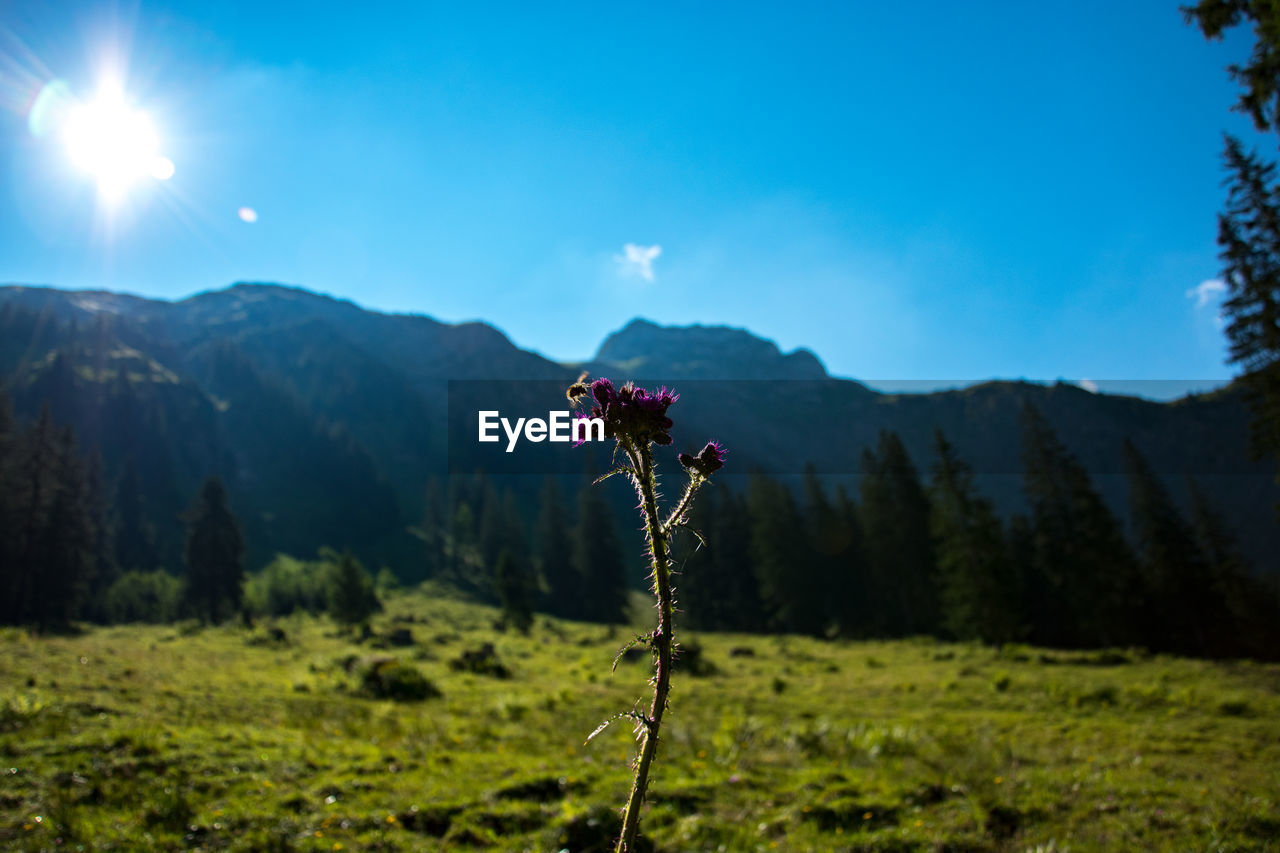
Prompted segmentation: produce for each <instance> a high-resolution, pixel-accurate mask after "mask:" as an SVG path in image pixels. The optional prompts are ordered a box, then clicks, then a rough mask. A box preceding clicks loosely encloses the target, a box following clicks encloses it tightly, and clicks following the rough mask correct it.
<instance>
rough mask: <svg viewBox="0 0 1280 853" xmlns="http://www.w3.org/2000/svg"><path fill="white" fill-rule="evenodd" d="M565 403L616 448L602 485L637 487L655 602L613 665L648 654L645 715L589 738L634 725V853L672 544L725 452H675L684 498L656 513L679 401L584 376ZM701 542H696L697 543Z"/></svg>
mask: <svg viewBox="0 0 1280 853" xmlns="http://www.w3.org/2000/svg"><path fill="white" fill-rule="evenodd" d="M568 396H569V399H570V400H573V401H574V402H575V403H577V404H579V405H581V406H582V407H583V409H584V410H587V409H589V412H590V414H589V415H588V414H586V412H585V411H584V413H583V414H582V415H580V417H588V416H589V417H592V418H599V419H601V420H602V421H603V422H604V434H605V438H606V439H610V438H611V439H613V440H614V441H615V442H617V444H616V447H615V450H614V460H615V461H617V462H620V464H618V466H617V467H615V468H614V469H613V470H611V471H610V472H609V473H608V474H605V475H604V476H603V477H601V478H600V479H599V480H596V482H597V483H599V482H600V481H601V480H604V479H607V478H608V477H611V476H613V475H615V474H623V475H625V476H627V477H628V478H629V479H630V480H631V482H632V484H633V485H634V486H635V489H636V494H637V495H638V496H639V498H640V505H639V509H640V514H641V516H642V517H643V519H644V529H645V543H646V545H647V548H648V556H649V566H650V580H651V581H652V589H653V594H654V597H655V598H656V599H657V610H658V624H657V626H656V627H655V628H654V629H653V630H652V631H650V632H649V633H647V634H642V635H640V636H639V637H636V639H635V640H633V641H632V642H631V643H629V644H628V645H627V647H625V648H623V649H622V651H621V652H619V653H618V657H617V658H615V659H614V662H613V666H614V669H617V666H618V660H619V659H620V658H621V657H622V654H623V652H626V650H627V649H628V648H630V647H631V646H633V645H636V644H644V645H646V646H648V648H649V649H650V650H651V651H652V652H653V666H654V670H653V678H652V679H651V680H650V683H651V684H652V685H653V697H652V699H651V700H650V701H649V710H648V711H647V712H644V711H642V710H640V702H639V701H637V703H636V707H635V708H634V709H633V710H631V711H627V712H624V713H621V714H617V715H616V716H614V717H611V718H609V719H608V720H605V721H604V722H603V723H601V724H600V726H599V727H598V728H597V729H596V730H595V731H594V732H592V733H591V735H590V736H588V738H587V740H588V741H590V740H591V739H592V738H594V737H595V736H596V735H598V734H600V732H602V731H604V730H605V728H607V727H608V725H609V724H610V723H612V722H613V721H614V720H617V719H621V718H627V719H630V720H633V721H634V723H635V735H636V740H637V742H638V748H637V751H636V757H635V761H634V768H635V777H634V779H633V780H632V784H631V794H630V796H629V797H628V798H627V805H626V808H625V810H624V812H623V815H622V834H621V836H620V837H619V838H618V844H617V848H616V853H630V851H633V850H634V849H635V847H634V845H635V838H636V832H637V830H638V829H639V825H640V809H641V807H642V806H643V805H644V798H645V792H646V791H647V790H648V787H649V773H650V771H651V770H652V768H653V759H654V755H655V754H656V753H657V750H658V733H659V730H660V729H661V726H662V716H663V713H664V712H665V711H666V709H667V697H668V695H669V694H670V691H671V664H672V658H673V655H674V652H675V648H676V644H675V633H674V631H675V628H674V624H673V622H672V614H673V613H674V612H675V595H674V590H673V588H672V585H671V541H672V538H673V537H674V536H675V533H676V531H677V530H679V529H681V528H686V529H689V530H690V531H691V532H693V533H694V535H695V536H696V535H697V533H696V531H693V530H692V528H690V527H689V526H688V515H689V509H690V507H691V506H692V505H693V497H694V494H695V493H696V492H697V491H698V489H699V487H701V486H702V485H703V484H704V483H706V482H707V480H708V478H709V477H710V476H711V475H712V474H713V473H714V472H715V471H717V470H719V469H720V468H721V467H723V465H724V448H723V447H721V446H720V444H719V443H718V442H715V441H711V442H708V443H707V445H706V446H705V447H703V448H702V450H701V451H700V452H699V453H698V454H697V455H693V454H689V453H681V454H679V456H678V457H677V458H678V459H679V461H680V464H681V466H683V468H684V471H685V473H686V474H687V475H688V478H689V479H688V482H687V483H686V485H685V488H684V493H683V494H682V495H681V497H680V500H679V501H677V502H676V505H675V506H674V507H672V509H671V510H670V512H668V513H667V514H666V516H665V518H664V517H663V516H662V515H661V513H660V510H659V506H658V499H659V497H660V495H659V493H658V473H657V469H656V466H655V464H654V459H653V446H654V445H655V444H656V445H661V446H666V445H670V444H671V432H670V430H671V427H672V421H671V418H669V417H667V409H669V408H670V407H671V405H672V404H673V403H675V402H676V400H677V399H678V398H679V395H678V394H674V393H672V392H671V391H669V390H667V389H666V388H659V389H657V390H656V391H654V392H653V393H650V392H648V391H645V390H644V389H643V388H637V387H635V386H634V385H632V384H630V383H628V384H626V385H624V386H622V387H621V388H614V386H613V383H612V382H610V381H609V380H608V379H597V380H595V381H594V382H591V383H589V384H588V383H587V382H586V376H585V374H584V375H583V376H582V377H579V379H578V381H577V382H576V383H574V384H573V385H572V386H570V387H569V391H568ZM699 538H700V537H699Z"/></svg>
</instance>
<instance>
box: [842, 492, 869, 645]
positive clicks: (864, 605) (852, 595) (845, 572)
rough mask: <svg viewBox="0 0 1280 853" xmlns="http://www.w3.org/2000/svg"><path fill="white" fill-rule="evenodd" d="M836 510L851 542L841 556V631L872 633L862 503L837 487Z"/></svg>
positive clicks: (853, 634)
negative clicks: (869, 630) (859, 508)
mask: <svg viewBox="0 0 1280 853" xmlns="http://www.w3.org/2000/svg"><path fill="white" fill-rule="evenodd" d="M835 512H836V516H837V519H838V522H839V524H840V526H841V528H842V530H843V535H844V537H845V541H847V543H848V544H847V545H846V546H845V548H844V550H842V551H841V552H840V553H839V554H838V555H837V556H838V558H839V566H838V571H839V573H840V574H839V577H838V578H837V580H836V582H835V593H834V596H833V598H834V610H835V616H836V624H837V626H838V627H839V630H840V634H841V635H842V636H845V637H862V636H866V635H867V633H868V626H869V624H870V621H871V612H872V608H873V607H874V606H875V602H874V601H872V600H871V598H870V591H871V590H870V587H869V585H868V583H869V582H868V572H869V569H868V565H867V552H866V545H865V543H864V541H863V534H862V518H861V516H860V513H859V510H858V504H857V502H856V501H854V499H853V498H852V497H851V496H850V495H849V493H848V492H847V491H846V490H845V488H844V486H837V487H836V499H835Z"/></svg>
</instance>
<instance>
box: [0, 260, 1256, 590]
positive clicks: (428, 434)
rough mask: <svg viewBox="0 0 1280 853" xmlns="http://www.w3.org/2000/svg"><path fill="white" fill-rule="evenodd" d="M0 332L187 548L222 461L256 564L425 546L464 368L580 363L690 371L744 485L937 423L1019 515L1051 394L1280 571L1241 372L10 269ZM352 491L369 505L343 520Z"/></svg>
mask: <svg viewBox="0 0 1280 853" xmlns="http://www.w3.org/2000/svg"><path fill="white" fill-rule="evenodd" d="M0 333H2V334H0V382H2V383H3V386H4V387H5V388H7V389H9V390H10V393H11V395H12V396H13V398H14V403H15V409H16V410H17V412H18V414H19V415H21V416H24V417H28V418H29V417H32V416H33V415H34V414H35V413H36V412H38V410H39V407H40V405H41V404H42V403H43V402H44V401H46V400H48V401H51V405H52V406H53V408H54V409H55V411H54V414H55V416H56V417H57V418H58V420H59V421H61V422H64V423H70V424H72V425H74V426H75V427H76V430H77V433H78V434H79V435H80V436H81V439H82V443H83V444H84V445H85V446H96V447H99V448H100V449H101V450H102V452H103V456H104V459H105V460H106V462H107V467H108V472H109V473H110V474H111V475H112V476H114V477H116V478H118V477H119V476H120V472H121V470H122V468H123V466H125V465H126V460H128V459H133V460H135V461H134V462H133V463H130V464H137V465H141V466H142V467H145V469H146V470H145V471H144V472H143V476H142V477H141V480H142V482H143V484H144V488H145V489H146V491H147V493H148V496H149V500H150V503H151V504H152V505H153V508H154V509H155V511H156V512H160V513H164V514H165V516H164V518H163V519H161V522H162V523H161V522H157V524H158V526H160V527H164V528H165V529H166V530H167V531H168V534H167V535H168V542H169V545H170V558H169V559H171V560H172V559H174V557H173V554H174V553H175V550H176V544H175V543H178V542H179V541H180V537H181V527H180V524H179V523H178V521H177V520H176V517H174V516H173V515H171V513H173V512H174V511H175V508H176V507H179V506H181V505H183V504H184V503H185V501H186V500H187V499H188V498H186V497H184V496H189V495H191V494H193V493H194V491H195V488H196V487H197V486H198V484H199V481H200V480H201V479H202V478H203V477H204V476H206V475H207V474H209V473H214V472H217V473H220V474H222V475H223V477H224V479H225V480H226V481H227V483H228V487H229V489H230V490H231V493H232V496H233V498H234V499H235V500H236V505H237V507H238V508H239V509H240V510H241V511H242V512H243V513H244V516H245V519H246V532H247V534H248V539H249V541H250V553H251V559H252V561H260V560H261V559H263V558H264V557H269V556H270V554H271V553H273V552H274V551H275V550H293V551H294V552H295V553H297V552H298V549H300V548H302V549H304V550H306V547H305V546H306V543H308V542H311V546H312V547H315V546H318V545H320V544H330V545H333V546H335V547H350V548H352V549H353V550H355V551H357V552H359V553H362V554H365V555H367V556H368V558H369V559H370V560H371V561H375V562H376V561H388V562H393V563H400V562H403V561H406V560H410V559H412V554H413V553H414V548H415V547H416V545H415V543H414V541H413V540H412V537H411V536H410V535H409V533H408V532H407V531H408V530H409V528H410V527H412V525H413V524H414V523H416V520H417V519H418V518H419V517H420V514H421V511H422V510H421V508H422V494H423V490H424V486H425V483H426V481H427V480H428V478H430V477H431V476H433V475H437V476H438V475H441V474H442V473H444V472H447V471H448V470H449V469H448V465H449V464H450V461H451V459H450V450H451V447H450V439H451V437H452V438H454V439H455V444H456V443H458V441H460V439H458V438H457V435H452V436H451V434H450V432H449V420H448V410H449V400H450V388H451V385H450V383H451V382H454V383H456V382H463V383H467V384H468V385H470V386H475V387H479V388H484V389H490V388H492V389H496V390H494V391H493V393H497V394H505V395H507V396H506V398H504V399H502V400H497V401H496V402H497V403H499V404H500V407H504V408H506V407H509V408H512V409H519V408H520V407H525V408H527V409H528V411H529V412H537V411H539V410H541V411H542V412H544V413H545V411H546V409H547V407H548V406H551V407H554V406H555V405H556V403H555V400H557V399H559V400H563V395H562V393H560V392H558V391H557V390H556V389H558V388H562V387H563V386H564V385H567V384H568V382H569V381H572V379H574V378H575V377H576V376H577V374H578V371H579V370H580V369H583V368H585V369H587V370H588V371H589V372H591V373H592V374H593V375H608V376H611V377H612V378H614V379H615V380H619V381H621V380H626V379H635V380H643V381H655V382H666V383H669V384H671V383H676V384H678V387H677V390H680V391H682V392H683V396H682V398H681V402H680V418H679V422H680V430H679V431H680V436H679V437H678V439H677V440H678V442H679V443H683V442H685V441H686V440H687V441H696V440H702V441H705V440H706V438H708V437H715V438H718V439H720V440H722V441H724V442H725V443H726V444H727V445H728V446H730V448H731V449H732V452H733V453H734V456H733V463H734V465H733V468H732V471H731V472H727V477H726V482H729V483H733V482H734V479H733V478H734V477H735V476H744V477H745V475H746V474H747V473H748V472H749V471H751V470H752V469H759V470H763V471H771V472H773V473H775V474H778V475H783V476H788V475H799V474H800V473H801V472H802V471H803V470H804V467H805V465H806V464H807V463H816V464H817V465H818V468H819V471H820V473H822V474H824V475H828V476H829V477H831V478H833V479H834V480H839V481H842V482H844V481H848V482H849V484H850V485H851V486H852V485H853V483H854V480H856V476H857V474H858V471H859V466H860V459H861V451H862V450H863V449H864V448H866V447H869V446H872V445H874V443H875V441H876V439H877V437H878V434H879V431H880V430H881V429H891V430H894V431H896V432H898V433H899V434H900V435H902V437H903V440H904V442H905V443H906V445H907V447H908V450H909V452H910V453H911V455H912V458H913V459H914V460H915V461H916V464H917V467H918V468H919V469H920V471H921V474H922V476H924V477H927V476H928V473H929V465H930V462H931V460H932V433H933V430H934V428H941V429H942V430H943V431H944V432H945V433H946V434H947V436H948V438H949V439H950V440H951V441H952V442H953V443H954V444H955V445H956V447H957V449H958V451H959V452H960V454H961V455H962V457H964V458H965V459H967V460H968V461H969V462H970V463H971V464H972V465H973V466H974V468H975V470H976V471H977V472H978V474H979V476H980V478H985V479H984V480H983V481H982V483H981V485H982V487H983V489H984V491H986V492H987V493H989V494H990V495H991V496H992V497H993V499H994V500H995V501H996V503H997V505H998V506H999V507H1000V509H1001V511H1002V512H1003V513H1004V514H1006V515H1007V514H1009V513H1012V512H1018V511H1021V504H1020V500H1021V498H1020V488H1019V485H1018V476H1017V474H1018V471H1019V469H1020V462H1019V459H1020V457H1019V455H1018V454H1019V452H1020V451H1019V448H1020V446H1021V445H1020V433H1019V428H1018V416H1019V412H1020V411H1021V408H1022V407H1023V406H1025V405H1028V404H1030V405H1034V406H1036V407H1037V408H1040V409H1041V410H1042V411H1044V413H1045V414H1046V416H1047V417H1048V419H1049V420H1050V422H1051V423H1052V424H1053V426H1054V428H1055V430H1057V431H1058V432H1059V434H1060V436H1061V437H1062V439H1063V441H1064V443H1065V444H1066V445H1067V446H1068V448H1069V449H1071V450H1072V452H1074V453H1076V454H1077V455H1078V456H1079V457H1080V458H1081V460H1082V462H1083V463H1084V464H1085V465H1086V466H1087V467H1088V468H1089V469H1090V470H1091V471H1092V472H1094V473H1095V474H1096V475H1097V478H1098V479H1099V481H1100V486H1099V488H1100V490H1101V491H1103V492H1104V494H1105V496H1106V497H1107V498H1108V500H1109V502H1110V503H1112V505H1113V507H1115V508H1117V510H1122V509H1123V507H1124V501H1125V496H1124V485H1123V482H1122V479H1123V478H1122V477H1119V472H1120V471H1122V470H1123V468H1122V466H1121V456H1120V446H1121V444H1122V442H1123V440H1124V439H1125V438H1133V439H1134V440H1135V442H1136V443H1137V444H1138V445H1139V446H1140V448H1141V449H1142V451H1143V453H1144V454H1146V455H1148V456H1149V458H1150V459H1151V461H1152V464H1153V465H1154V466H1155V467H1156V468H1157V469H1158V470H1160V471H1162V472H1163V474H1164V475H1165V478H1166V480H1168V481H1169V483H1170V485H1171V487H1173V488H1176V489H1182V487H1183V484H1182V482H1181V481H1182V480H1183V479H1184V478H1185V476H1187V475H1194V476H1197V477H1199V478H1201V479H1204V480H1205V482H1206V487H1207V489H1208V490H1209V491H1210V492H1211V493H1212V495H1213V497H1214V499H1215V501H1216V502H1218V503H1219V504H1221V505H1222V506H1223V507H1224V508H1225V509H1226V510H1227V514H1228V515H1230V516H1231V517H1232V518H1233V519H1234V520H1235V521H1236V523H1237V533H1238V535H1241V538H1242V542H1245V544H1246V550H1247V552H1248V553H1249V556H1250V557H1252V558H1253V559H1254V560H1255V562H1258V563H1259V564H1263V563H1264V562H1265V565H1266V566H1267V567H1269V568H1273V567H1271V563H1270V562H1268V561H1270V560H1272V559H1273V558H1272V555H1273V554H1276V553H1280V547H1277V546H1280V541H1277V538H1276V535H1275V530H1274V527H1275V525H1274V523H1273V520H1272V518H1271V509H1270V508H1271V506H1272V505H1273V504H1274V503H1275V502H1276V499H1277V497H1280V495H1277V491H1276V488H1275V486H1274V484H1273V482H1272V476H1271V474H1272V472H1271V470H1270V466H1269V464H1264V463H1260V462H1257V461H1255V460H1252V459H1251V458H1250V457H1249V454H1248V451H1247V446H1248V418H1247V414H1246V410H1245V406H1244V402H1243V394H1242V392H1241V391H1240V389H1239V388H1237V387H1235V386H1229V387H1227V388H1224V389H1220V390H1219V391H1216V392H1213V393H1212V394H1207V395H1197V396H1190V397H1186V398H1182V399H1179V400H1177V401H1172V402H1158V401H1153V400H1144V399H1141V398H1137V397H1129V396H1124V395H1118V394H1092V393H1090V392H1088V391H1085V390H1083V389H1081V388H1079V387H1077V386H1075V385H1073V384H1070V383H1062V382H1058V383H1054V384H1048V385H1041V384H1037V383H1030V382H1019V381H1010V380H988V381H984V382H979V383H975V384H973V385H970V386H967V387H964V388H959V389H952V390H944V391H934V392H927V393H910V394H901V393H899V394H892V393H883V392H879V391H876V390H874V389H870V388H868V387H866V386H865V385H862V384H861V383H859V382H857V381H855V380H850V379H843V378H837V377H832V376H830V375H829V374H828V372H827V371H826V369H825V368H824V367H823V365H822V363H821V361H820V360H819V359H818V358H817V357H816V356H815V355H813V354H812V353H811V352H809V351H808V350H805V349H797V350H793V351H791V352H789V353H784V352H782V351H781V350H780V349H779V348H778V346H777V345H776V344H775V343H774V342H772V341H769V340H767V339H764V338H761V337H758V336H756V335H753V334H752V333H751V332H749V331H748V330H745V329H738V328H734V327H729V326H704V325H701V324H696V325H691V326H660V325H658V324H656V323H654V322H652V321H649V320H645V319H642V318H636V319H634V320H632V321H630V322H628V323H627V324H626V325H624V326H623V327H621V328H620V329H618V330H617V331H615V332H613V333H611V334H610V335H609V336H607V337H606V339H605V340H604V341H603V342H602V343H601V346H600V348H599V349H598V350H597V353H596V357H595V358H593V359H592V360H591V361H589V362H586V363H584V364H581V365H571V364H560V363H557V362H554V361H551V360H550V359H547V358H545V357H544V356H541V355H539V354H537V353H534V352H530V351H528V350H524V349H521V348H520V347H519V346H518V345H516V344H515V343H514V342H512V341H511V339H510V338H508V337H507V336H506V335H505V334H504V333H502V332H501V331H500V330H499V329H497V328H495V327H493V326H491V325H489V324H486V323H483V322H478V321H476V322H468V323H460V324H449V323H444V322H441V321H439V320H436V319H434V318H432V317H429V316H427V315H421V314H387V313H382V312H376V311H370V310H367V309H364V308H361V307H360V306H359V305H357V304H355V303H354V302H352V301H350V300H343V299H338V298H336V297H332V296H328V295H324V294H317V293H314V292H312V291H310V290H307V289H305V288H298V287H292V286H283V285H263V284H253V283H240V284H237V285H233V286H232V287H229V288H224V289H222V290H211V291H202V292H201V293H198V294H193V295H192V296H190V297H187V298H185V299H183V300H179V301H176V302H171V301H165V300H149V299H147V298H145V297H138V296H134V295H132V294H117V293H114V292H111V291H86V290H79V291H67V290H60V289H57V288H47V287H36V288H33V287H28V286H16V287H15V286H9V287H0ZM485 380H506V381H505V382H498V383H496V384H493V385H486V384H484V381H485ZM529 380H541V382H540V383H539V382H530V381H529ZM721 380H726V381H721ZM477 383H480V384H479V385H477ZM122 424H127V427H126V426H121V425H122ZM468 435H470V434H469V433H468ZM677 449H687V448H677ZM140 460H145V461H140ZM1117 478H1119V479H1117ZM1112 480H1116V481H1115V482H1112ZM353 501H354V502H358V503H359V504H360V506H361V509H362V512H361V513H358V514H357V515H358V518H357V519H356V520H355V521H353V522H352V523H351V524H350V525H349V526H348V527H349V529H347V528H343V526H342V524H343V520H344V518H345V516H344V507H345V506H347V505H349V504H351V503H352V502H353ZM365 510H367V511H365ZM1245 540H1247V541H1245ZM251 564H253V563H252V562H251Z"/></svg>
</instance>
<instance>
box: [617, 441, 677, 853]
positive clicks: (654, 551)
mask: <svg viewBox="0 0 1280 853" xmlns="http://www.w3.org/2000/svg"><path fill="white" fill-rule="evenodd" d="M628 451H629V453H630V455H631V456H632V460H633V462H634V464H635V472H636V489H637V491H639V493H640V499H641V506H642V507H643V509H644V516H645V527H646V532H647V534H648V539H649V558H650V562H651V564H652V567H653V593H654V595H655V596H657V598H658V627H657V628H656V629H655V630H654V632H653V636H652V644H653V650H654V654H655V655H656V656H657V662H656V665H655V667H654V676H653V701H652V703H651V704H650V706H649V714H648V717H647V718H646V719H645V721H644V723H643V724H642V725H641V728H642V731H641V733H640V752H639V754H638V755H637V756H636V762H635V767H636V775H635V779H634V780H633V781H632V783H631V796H630V797H629V798H628V799H627V808H626V811H625V812H624V813H623V816H622V836H621V837H620V838H619V839H618V846H617V849H616V853H630V851H632V850H634V845H635V838H636V831H637V829H639V826H640V808H641V807H642V806H643V805H644V796H645V792H646V791H647V790H648V787H649V768H650V767H651V766H652V765H653V757H654V755H655V754H656V753H657V751H658V730H659V728H660V727H661V725H662V713H663V711H665V710H666V708H667V694H668V692H669V691H670V689H671V649H672V625H671V612H672V609H673V605H672V600H671V575H670V572H669V570H668V566H667V533H666V531H665V530H663V529H662V523H661V521H660V516H659V515H658V482H657V477H656V476H655V475H654V472H653V454H652V451H651V450H650V448H649V445H648V442H645V443H644V444H643V445H641V446H639V447H632V448H628Z"/></svg>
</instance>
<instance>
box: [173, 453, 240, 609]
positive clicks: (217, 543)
mask: <svg viewBox="0 0 1280 853" xmlns="http://www.w3.org/2000/svg"><path fill="white" fill-rule="evenodd" d="M186 515H187V547H186V554H185V556H186V560H185V562H186V566H187V576H186V584H185V588H184V599H185V603H186V605H187V607H188V608H189V609H190V610H191V612H192V613H194V614H195V615H197V616H198V617H199V618H200V619H201V620H202V621H206V622H220V621H222V620H223V619H225V618H226V617H228V616H231V615H233V614H234V613H236V612H237V611H238V610H239V609H240V601H241V597H242V594H243V583H244V565H243V560H244V540H243V539H242V538H241V536H240V525H239V524H238V523H237V522H236V519H235V516H234V515H232V514H231V509H230V507H229V506H228V505H227V491H226V488H225V487H224V486H223V485H222V480H220V479H218V478H217V477H210V478H209V479H207V480H205V482H204V486H203V487H202V488H201V489H200V495H199V497H197V498H196V500H195V503H193V504H192V506H191V508H190V509H189V510H188V511H187V514H186Z"/></svg>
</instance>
